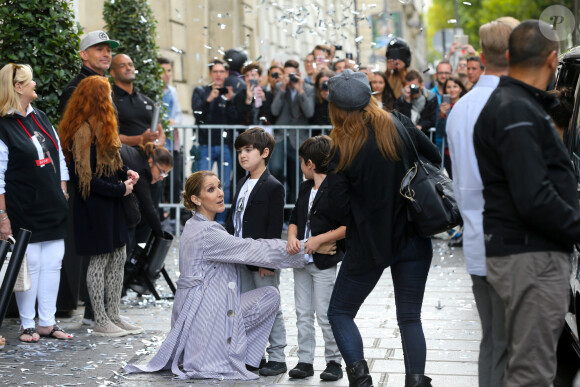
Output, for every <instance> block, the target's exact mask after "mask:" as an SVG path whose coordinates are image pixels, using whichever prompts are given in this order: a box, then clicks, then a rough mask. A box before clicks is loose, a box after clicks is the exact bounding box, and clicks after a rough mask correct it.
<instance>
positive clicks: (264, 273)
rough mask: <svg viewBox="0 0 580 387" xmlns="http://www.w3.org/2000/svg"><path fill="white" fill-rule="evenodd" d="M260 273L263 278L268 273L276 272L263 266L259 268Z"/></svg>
mask: <svg viewBox="0 0 580 387" xmlns="http://www.w3.org/2000/svg"><path fill="white" fill-rule="evenodd" d="M258 274H260V277H261V278H264V277H265V276H267V275H274V272H273V271H272V270H268V269H264V268H263V267H260V268H259V269H258Z"/></svg>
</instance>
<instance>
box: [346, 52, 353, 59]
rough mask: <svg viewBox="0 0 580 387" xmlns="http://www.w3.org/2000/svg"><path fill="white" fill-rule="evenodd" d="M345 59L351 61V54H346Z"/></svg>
mask: <svg viewBox="0 0 580 387" xmlns="http://www.w3.org/2000/svg"><path fill="white" fill-rule="evenodd" d="M345 58H346V59H350V60H352V52H347V53H346V55H345Z"/></svg>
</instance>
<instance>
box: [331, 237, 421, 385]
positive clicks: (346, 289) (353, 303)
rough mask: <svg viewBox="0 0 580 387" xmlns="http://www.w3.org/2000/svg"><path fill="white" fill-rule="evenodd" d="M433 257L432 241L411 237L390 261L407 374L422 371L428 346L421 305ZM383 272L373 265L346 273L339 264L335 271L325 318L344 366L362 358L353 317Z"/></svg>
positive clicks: (359, 338) (361, 345) (360, 340)
mask: <svg viewBox="0 0 580 387" xmlns="http://www.w3.org/2000/svg"><path fill="white" fill-rule="evenodd" d="M347 256H348V251H347ZM432 257H433V247H432V246H431V240H430V239H427V238H422V237H414V238H411V239H409V242H408V243H407V246H405V248H403V250H402V251H401V252H400V253H399V254H398V255H397V257H396V258H395V260H394V261H393V263H392V264H391V276H392V278H393V285H394V288H395V305H396V307H397V323H398V324H399V329H400V331H401V341H402V344H403V356H404V358H405V373H407V374H424V373H425V359H426V356H427V348H426V344H425V335H424V334H423V326H422V325H421V307H422V305H423V295H424V293H425V283H426V282H427V274H428V273H429V267H430V266H431V259H432ZM346 259H348V257H345V260H346ZM382 272H383V270H381V269H380V268H379V269H377V268H372V269H371V270H369V271H366V272H364V273H360V274H349V273H348V272H347V271H346V269H345V265H342V266H341V268H340V271H339V273H338V277H337V279H336V283H335V285H334V290H333V292H332V297H331V299H330V305H329V307H328V320H329V321H330V325H331V327H332V332H333V333H334V338H335V339H336V343H337V344H338V349H339V350H340V353H341V354H342V357H343V358H344V361H345V363H346V365H350V364H352V363H354V362H356V361H359V360H363V359H364V353H363V341H362V337H361V334H360V332H359V330H358V327H357V326H356V324H355V322H354V318H355V317H356V314H357V312H358V310H359V308H360V306H361V305H362V303H363V302H364V300H365V299H366V298H367V296H368V295H369V294H370V292H371V291H372V290H373V289H374V287H375V285H376V284H377V282H378V281H379V279H380V278H381V275H382Z"/></svg>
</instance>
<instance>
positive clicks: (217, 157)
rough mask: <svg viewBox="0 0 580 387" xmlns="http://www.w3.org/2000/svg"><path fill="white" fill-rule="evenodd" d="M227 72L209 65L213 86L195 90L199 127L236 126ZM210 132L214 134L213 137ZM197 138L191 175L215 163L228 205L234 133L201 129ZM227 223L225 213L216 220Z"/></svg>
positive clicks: (220, 64) (222, 64)
mask: <svg viewBox="0 0 580 387" xmlns="http://www.w3.org/2000/svg"><path fill="white" fill-rule="evenodd" d="M228 70H229V67H228V65H227V64H226V63H225V62H223V61H221V60H219V59H215V60H213V61H212V62H210V64H209V76H210V78H211V83H210V84H209V85H207V86H203V87H202V86H199V87H196V88H195V90H194V91H193V96H192V98H191V108H192V110H193V116H194V117H195V123H196V124H198V125H201V124H212V125H216V124H222V125H232V124H236V122H237V112H236V108H235V106H234V104H233V103H232V98H233V97H234V91H233V88H232V86H227V87H226V86H225V80H226V78H227V77H228V74H229V71H228ZM208 131H211V135H210V133H208ZM198 136H199V139H198V141H199V147H197V149H196V145H194V146H193V147H192V149H191V151H190V153H191V154H192V155H193V156H194V157H195V161H194V164H193V165H192V172H195V171H198V170H208V169H212V165H213V163H214V162H216V163H217V169H218V173H219V178H220V180H221V181H222V184H223V190H224V198H225V200H226V203H229V200H230V179H231V174H232V164H233V158H232V148H233V143H234V142H233V137H234V134H233V130H221V129H200V130H199V134H198ZM222 138H223V142H224V146H223V148H222V146H221V141H222ZM210 140H211V144H210ZM222 152H223V165H222ZM225 219H226V214H225V213H224V214H220V215H219V216H218V217H217V221H218V222H222V223H223V222H225Z"/></svg>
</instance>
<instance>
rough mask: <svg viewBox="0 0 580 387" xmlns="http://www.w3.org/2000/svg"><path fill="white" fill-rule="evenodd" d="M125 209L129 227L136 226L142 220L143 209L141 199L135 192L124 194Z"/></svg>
mask: <svg viewBox="0 0 580 387" xmlns="http://www.w3.org/2000/svg"><path fill="white" fill-rule="evenodd" d="M121 201H122V202H123V210H125V222H126V223H127V228H131V227H135V226H137V224H139V222H140V221H141V210H139V200H137V196H135V194H134V193H133V192H131V193H130V194H129V195H125V196H123V198H122V199H121Z"/></svg>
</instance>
